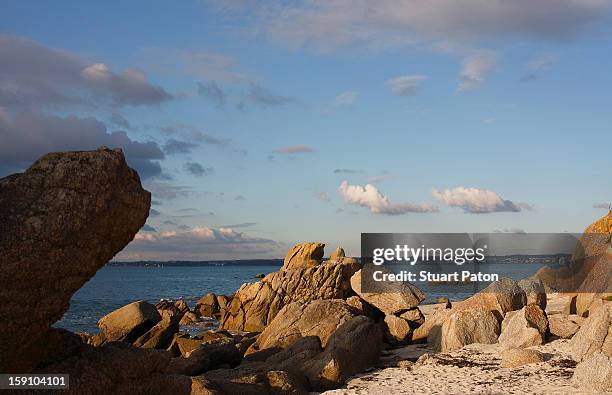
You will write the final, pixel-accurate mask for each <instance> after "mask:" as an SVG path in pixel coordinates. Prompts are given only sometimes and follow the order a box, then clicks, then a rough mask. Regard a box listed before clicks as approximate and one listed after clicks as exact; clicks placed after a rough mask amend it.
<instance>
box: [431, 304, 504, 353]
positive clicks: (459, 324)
mask: <svg viewBox="0 0 612 395" xmlns="http://www.w3.org/2000/svg"><path fill="white" fill-rule="evenodd" d="M499 331H500V329H499V322H498V321H497V318H496V317H495V315H494V314H493V313H492V312H491V311H489V310H487V309H485V308H483V307H475V308H469V309H463V310H458V311H455V312H453V313H452V314H450V316H449V317H448V318H447V319H446V321H444V324H442V330H441V336H440V344H439V345H438V344H432V346H433V347H434V349H437V350H441V351H442V352H447V351H452V350H458V349H460V348H462V347H463V346H465V345H468V344H472V343H485V344H493V343H496V342H497V337H498V336H499Z"/></svg>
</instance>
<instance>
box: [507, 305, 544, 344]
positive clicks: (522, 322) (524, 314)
mask: <svg viewBox="0 0 612 395" xmlns="http://www.w3.org/2000/svg"><path fill="white" fill-rule="evenodd" d="M547 329H548V318H547V317H546V313H544V311H542V309H541V308H540V307H539V306H537V305H535V304H530V305H527V306H525V307H523V308H522V309H521V310H518V311H511V312H509V313H507V314H506V318H504V321H503V322H502V332H501V335H500V336H499V344H501V345H502V346H503V347H504V348H526V347H531V346H537V345H540V344H544V340H545V336H546V330H547Z"/></svg>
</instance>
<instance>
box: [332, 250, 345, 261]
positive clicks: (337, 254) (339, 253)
mask: <svg viewBox="0 0 612 395" xmlns="http://www.w3.org/2000/svg"><path fill="white" fill-rule="evenodd" d="M344 257H345V255H344V249H343V248H342V247H337V248H336V249H335V250H334V252H332V253H331V255H330V256H329V260H330V261H339V260H341V259H342V258H344Z"/></svg>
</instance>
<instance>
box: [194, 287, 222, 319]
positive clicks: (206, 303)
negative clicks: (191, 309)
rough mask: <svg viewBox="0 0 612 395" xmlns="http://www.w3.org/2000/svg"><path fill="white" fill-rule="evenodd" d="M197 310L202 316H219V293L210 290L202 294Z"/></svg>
mask: <svg viewBox="0 0 612 395" xmlns="http://www.w3.org/2000/svg"><path fill="white" fill-rule="evenodd" d="M195 311H196V312H197V313H198V314H200V315H201V316H202V317H210V318H215V317H217V316H218V315H219V313H220V312H221V309H220V307H219V302H218V301H217V295H215V294H214V293H212V292H210V293H207V294H206V295H204V296H202V297H201V298H200V300H198V303H197V304H196V307H195Z"/></svg>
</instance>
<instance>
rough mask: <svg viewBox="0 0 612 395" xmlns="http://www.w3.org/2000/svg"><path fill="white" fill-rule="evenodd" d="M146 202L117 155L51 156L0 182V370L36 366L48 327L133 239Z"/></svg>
mask: <svg viewBox="0 0 612 395" xmlns="http://www.w3.org/2000/svg"><path fill="white" fill-rule="evenodd" d="M150 204H151V195H150V193H149V192H147V191H145V190H144V189H143V188H142V186H141V184H140V179H139V177H138V174H137V173H136V172H135V171H134V170H132V169H130V168H129V167H128V165H127V163H126V161H125V158H124V156H123V153H122V152H121V150H109V149H106V148H101V149H99V150H97V151H88V152H64V153H51V154H47V155H45V156H43V157H42V158H41V159H39V160H38V161H36V162H35V163H34V164H33V165H32V166H30V167H29V168H28V169H27V170H26V171H25V172H24V173H20V174H13V175H11V176H8V177H5V178H2V179H0V229H1V231H0V251H2V252H1V253H0V284H2V286H0V317H2V321H3V324H2V325H0V371H2V372H5V373H6V372H18V373H25V372H28V371H30V370H31V369H32V368H33V367H34V366H35V365H36V363H37V359H38V358H39V357H40V355H39V350H40V349H41V348H44V345H45V340H44V339H45V337H46V333H47V332H48V331H49V329H50V326H51V324H53V323H54V322H55V321H57V320H59V319H60V318H61V317H62V316H63V314H64V313H65V312H66V311H67V310H68V305H69V302H70V298H71V296H72V295H73V294H74V293H75V292H76V291H77V290H78V289H79V288H80V287H81V286H83V284H85V282H87V281H88V280H89V279H90V278H91V277H93V275H94V274H95V273H96V271H97V270H98V269H99V268H100V267H102V266H103V265H104V264H105V263H107V262H108V261H109V260H110V259H112V258H113V257H114V256H115V254H117V253H118V252H119V251H121V249H123V247H125V246H126V245H127V244H128V243H129V242H130V241H132V239H133V238H134V235H135V234H136V233H137V232H138V230H139V229H140V228H141V227H142V226H143V225H144V223H145V221H146V219H147V216H148V213H149V208H150ZM15 301H19V303H15ZM24 306H35V307H32V308H31V309H29V310H28V311H27V313H26V312H24Z"/></svg>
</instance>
